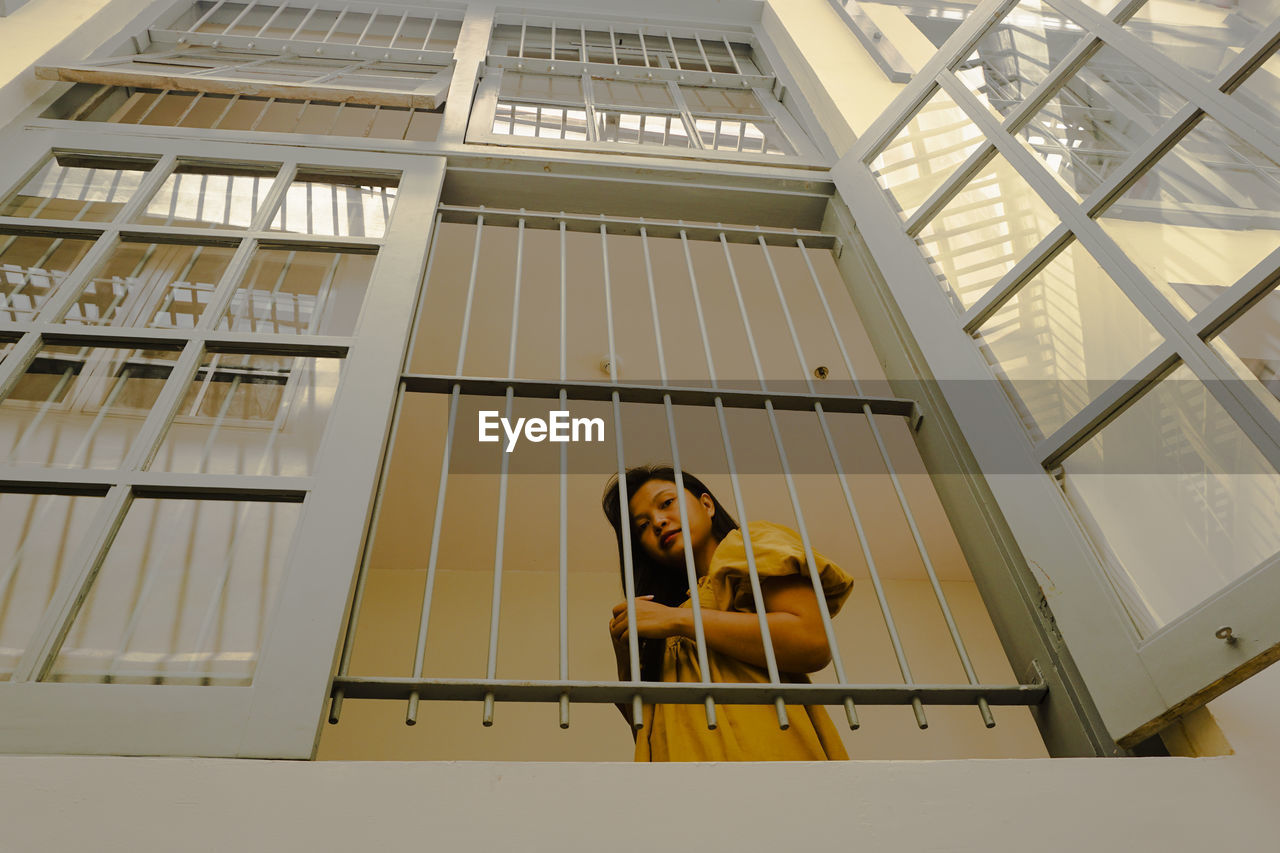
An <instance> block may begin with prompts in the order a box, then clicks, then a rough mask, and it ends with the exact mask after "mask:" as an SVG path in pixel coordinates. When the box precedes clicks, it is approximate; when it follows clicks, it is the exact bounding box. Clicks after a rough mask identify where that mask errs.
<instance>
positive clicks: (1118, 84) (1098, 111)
mask: <svg viewBox="0 0 1280 853" xmlns="http://www.w3.org/2000/svg"><path fill="white" fill-rule="evenodd" d="M1184 103H1185V100H1184V99H1183V98H1181V97H1179V96H1178V95H1176V94H1174V93H1173V92H1172V91H1171V90H1170V89H1168V88H1167V87H1165V86H1164V85H1162V84H1161V83H1160V81H1159V80H1157V79H1156V77H1155V76H1154V75H1152V74H1150V73H1149V72H1147V71H1144V70H1143V69H1142V68H1140V67H1139V66H1137V65H1135V64H1134V63H1133V62H1131V61H1129V60H1128V59H1126V58H1125V57H1124V56H1123V55H1121V54H1120V53H1119V52H1118V51H1116V50H1114V49H1113V48H1111V47H1107V46H1105V45H1104V46H1103V47H1102V48H1101V49H1099V50H1098V52H1097V53H1095V54H1094V55H1093V56H1092V57H1091V58H1090V59H1089V61H1088V62H1086V63H1085V64H1084V65H1083V66H1082V67H1081V68H1080V70H1078V71H1077V72H1076V73H1075V74H1074V75H1073V76H1072V77H1071V78H1070V79H1069V80H1068V81H1067V82H1066V84H1065V85H1063V86H1062V87H1061V88H1060V89H1058V90H1057V92H1055V94H1054V95H1053V97H1052V98H1050V99H1049V101H1048V102H1047V103H1046V104H1045V106H1044V107H1043V108H1042V109H1041V110H1040V111H1039V112H1038V113H1036V115H1035V116H1034V117H1032V119H1031V121H1030V122H1029V123H1028V124H1027V125H1026V126H1025V127H1024V128H1023V129H1022V135H1023V136H1024V137H1025V138H1026V140H1027V142H1029V143H1030V144H1031V147H1032V148H1033V149H1035V151H1036V153H1038V154H1039V155H1040V157H1041V159H1042V160H1044V162H1045V165H1047V166H1048V167H1049V168H1050V169H1051V170H1052V171H1054V172H1057V173H1059V174H1061V175H1062V177H1063V178H1064V179H1065V180H1066V181H1067V182H1068V183H1069V184H1070V186H1072V187H1073V188H1074V189H1075V192H1076V194H1077V196H1078V197H1080V198H1083V197H1085V196H1087V195H1089V194H1090V193H1091V192H1093V191H1094V190H1095V189H1097V188H1098V186H1099V185H1100V184H1102V182H1103V181H1105V180H1106V179H1107V178H1108V177H1110V175H1111V174H1112V173H1113V172H1115V171H1116V169H1118V168H1119V167H1120V166H1121V165H1123V163H1124V161H1125V160H1126V159H1127V158H1128V156H1129V155H1130V154H1131V153H1133V152H1134V151H1135V150H1136V149H1137V148H1138V147H1139V146H1140V145H1141V144H1142V143H1143V142H1145V141H1146V140H1147V139H1149V138H1150V137H1151V136H1152V135H1153V134H1154V133H1155V132H1156V130H1157V129H1158V128H1159V127H1160V125H1161V124H1163V123H1164V121H1165V120H1166V119H1168V118H1170V117H1171V116H1172V115H1173V114H1174V113H1175V112H1177V111H1178V109H1179V108H1180V107H1182V105H1183V104H1184Z"/></svg>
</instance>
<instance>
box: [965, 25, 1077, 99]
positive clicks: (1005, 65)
mask: <svg viewBox="0 0 1280 853" xmlns="http://www.w3.org/2000/svg"><path fill="white" fill-rule="evenodd" d="M1083 34H1084V31H1083V29H1082V28H1081V27H1080V26H1079V25H1078V24H1076V23H1075V22H1074V21H1072V20H1070V19H1068V18H1066V17H1064V16H1063V15H1062V14H1060V13H1059V12H1057V11H1055V10H1054V9H1053V8H1052V7H1050V6H1049V5H1048V4H1047V3H1042V2H1041V0H1022V2H1021V3H1019V4H1018V5H1017V6H1015V7H1014V8H1013V9H1011V10H1010V11H1009V13H1008V14H1007V15H1005V16H1004V18H1002V19H1001V20H1000V22H999V23H997V24H996V25H995V26H994V27H992V28H990V29H989V30H987V32H986V34H985V35H983V37H982V38H981V39H980V40H979V41H978V44H977V46H976V47H975V48H974V51H973V53H972V54H970V56H969V57H968V58H967V59H966V60H965V61H964V62H963V63H961V64H960V65H959V66H958V67H957V69H956V71H957V75H958V76H959V77H960V79H961V80H962V81H964V83H965V84H966V85H967V86H968V87H969V88H970V89H971V90H972V91H973V93H974V94H975V95H977V96H978V97H979V98H981V99H982V100H984V101H985V102H986V103H987V105H988V106H990V107H991V108H992V109H993V110H995V111H996V112H997V113H999V114H1000V115H1008V114H1009V113H1011V112H1012V111H1013V110H1014V108H1015V107H1017V106H1018V105H1019V104H1021V103H1022V102H1023V101H1025V100H1026V99H1027V96H1028V95H1030V94H1031V91H1032V90H1033V89H1035V88H1036V86H1038V85H1039V84H1040V82H1041V81H1043V80H1044V79H1045V78H1046V77H1048V76H1049V71H1050V70H1051V69H1052V68H1053V67H1054V66H1055V65H1057V64H1058V62H1059V61H1060V60H1061V59H1062V58H1063V57H1064V56H1066V55H1067V53H1069V52H1070V50H1071V48H1072V47H1074V46H1075V43H1076V42H1077V41H1079V40H1080V38H1081V36H1082V35H1083Z"/></svg>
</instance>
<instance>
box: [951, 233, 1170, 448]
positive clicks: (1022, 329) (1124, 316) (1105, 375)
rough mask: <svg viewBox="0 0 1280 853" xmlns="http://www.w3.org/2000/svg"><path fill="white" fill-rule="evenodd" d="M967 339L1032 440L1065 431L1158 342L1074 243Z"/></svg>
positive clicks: (1157, 336) (1110, 283) (1126, 302)
mask: <svg viewBox="0 0 1280 853" xmlns="http://www.w3.org/2000/svg"><path fill="white" fill-rule="evenodd" d="M974 337H975V338H977V340H978V344H979V346H980V348H981V350H982V353H983V355H984V356H985V357H986V359H987V361H988V363H990V364H991V366H992V368H993V369H994V371H995V373H996V375H997V376H998V377H999V378H1000V382H1001V384H1002V385H1003V386H1004V389H1005V391H1006V393H1008V394H1009V397H1010V399H1011V400H1012V401H1013V404H1014V408H1015V409H1016V410H1017V411H1018V413H1019V415H1020V416H1021V418H1022V421H1023V425H1024V426H1025V427H1026V428H1027V431H1028V432H1029V433H1030V434H1031V435H1032V437H1033V438H1034V439H1036V440H1039V439H1041V438H1044V437H1045V436H1047V435H1049V434H1051V433H1052V432H1053V431H1054V430H1056V429H1058V427H1060V426H1062V425H1063V424H1064V423H1066V422H1067V420H1068V419H1070V418H1071V417H1072V416H1073V415H1075V414H1076V413H1077V412H1079V411H1080V410H1081V409H1083V408H1084V407H1085V405H1086V404H1088V403H1089V402H1090V401H1091V400H1093V399H1094V398H1095V397H1097V396H1098V395H1099V394H1101V393H1102V392H1103V391H1104V390H1105V389H1106V388H1107V387H1108V386H1109V385H1111V383H1112V382H1114V381H1115V380H1117V379H1120V378H1121V377H1123V376H1124V375H1125V373H1127V372H1128V371H1129V370H1130V369H1131V368H1132V367H1133V366H1134V365H1136V364H1137V363H1138V362H1139V361H1141V360H1142V359H1143V358H1144V357H1145V356H1146V355H1147V354H1149V353H1150V352H1151V351H1152V350H1154V349H1155V348H1156V346H1157V345H1158V344H1159V343H1160V340H1161V338H1160V335H1159V333H1158V332H1156V330H1155V328H1154V327H1152V325H1151V324H1150V323H1149V322H1147V319H1146V318H1145V317H1143V316H1142V313H1141V312H1140V311H1138V309H1137V308H1135V307H1134V306H1133V304H1132V303H1131V302H1130V301H1129V299H1128V297H1126V296H1125V295H1124V293H1123V292H1122V291H1121V290H1120V288H1119V287H1118V286H1116V284H1115V282H1113V281H1112V280H1111V279H1110V278H1109V277H1108V276H1107V274H1106V273H1105V272H1103V270H1102V267H1100V266H1098V263H1097V261H1095V260H1094V259H1093V258H1092V256H1090V255H1089V253H1088V252H1087V251H1085V250H1084V248H1083V247H1081V246H1080V244H1078V243H1072V244H1071V245H1070V246H1068V247H1067V248H1066V249H1064V250H1063V251H1062V252H1061V253H1060V254H1059V255H1058V256H1057V257H1056V258H1054V259H1053V261H1051V262H1050V263H1049V264H1048V265H1047V266H1046V267H1045V268H1044V270H1043V271H1041V272H1040V273H1039V274H1037V275H1036V276H1035V277H1033V278H1032V279H1031V280H1030V281H1028V282H1027V283H1026V284H1024V285H1023V286H1022V287H1021V288H1019V289H1018V291H1017V293H1015V294H1014V295H1013V297H1012V298H1011V299H1010V300H1009V301H1008V302H1006V303H1005V304H1004V305H1003V306H1002V307H1001V308H1000V310H999V311H997V312H996V313H995V315H993V316H992V317H991V319H990V320H988V321H987V322H986V323H984V324H983V325H982V326H981V327H980V328H979V329H978V331H977V333H976V334H975V335H974Z"/></svg>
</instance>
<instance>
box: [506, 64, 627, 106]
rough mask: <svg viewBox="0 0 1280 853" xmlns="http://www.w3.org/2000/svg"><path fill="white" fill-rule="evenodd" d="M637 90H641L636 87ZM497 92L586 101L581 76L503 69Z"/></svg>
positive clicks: (509, 96)
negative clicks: (523, 72) (525, 72)
mask: <svg viewBox="0 0 1280 853" xmlns="http://www.w3.org/2000/svg"><path fill="white" fill-rule="evenodd" d="M619 91H620V92H621V91H623V90H621V89H620V90H619ZM639 91H641V90H639V89H637V92H639ZM498 92H499V93H500V94H501V95H502V96H503V97H504V98H520V99H528V100H537V101H558V102H561V103H565V102H569V103H573V104H575V105H578V106H582V105H584V104H585V103H586V101H585V99H584V97H583V94H582V78H581V77H566V76H563V75H554V74H521V73H519V72H515V71H504V72H503V74H502V83H501V84H500V86H499V89H498Z"/></svg>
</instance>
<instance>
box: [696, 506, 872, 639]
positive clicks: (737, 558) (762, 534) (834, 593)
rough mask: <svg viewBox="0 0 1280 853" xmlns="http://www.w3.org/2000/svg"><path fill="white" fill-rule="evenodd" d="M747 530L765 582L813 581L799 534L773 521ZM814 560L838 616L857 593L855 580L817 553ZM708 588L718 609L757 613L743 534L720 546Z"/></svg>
mask: <svg viewBox="0 0 1280 853" xmlns="http://www.w3.org/2000/svg"><path fill="white" fill-rule="evenodd" d="M747 527H748V531H749V533H750V537H751V550H752V553H753V554H754V556H755V563H756V572H757V573H758V574H759V576H760V580H761V582H763V581H765V580H766V579H768V578H778V577H785V576H787V575H799V576H801V577H805V578H808V577H809V568H808V563H807V561H806V560H805V554H804V543H803V542H802V540H801V539H800V535H799V534H798V533H796V532H795V531H794V530H792V529H791V528H789V527H785V526H783V525H781V524H775V523H773V522H771V521H753V522H751V523H750V524H749V525H747ZM813 557H814V561H815V562H816V563H817V566H818V578H819V580H821V582H822V591H823V593H824V595H825V597H826V599H827V607H828V609H829V610H830V612H831V615H832V616H834V615H835V614H836V613H837V612H838V611H839V610H840V607H841V606H842V605H843V604H844V602H845V599H847V598H848V597H849V593H850V591H852V589H853V578H851V577H849V575H848V574H846V573H845V571H844V570H843V569H841V568H840V567H839V566H837V565H836V564H835V563H833V562H831V561H830V560H828V559H827V558H826V557H824V556H823V555H822V554H820V553H818V552H817V551H814V552H813ZM707 584H708V585H709V586H710V587H711V590H712V592H713V594H714V596H715V603H716V607H717V608H718V609H720V610H737V611H742V612H755V609H756V608H755V596H754V595H753V594H752V591H751V577H750V574H749V570H748V563H747V549H746V545H745V544H744V543H743V539H742V531H741V530H734V531H731V532H730V533H729V534H728V535H726V536H725V538H724V539H722V540H721V541H720V544H719V545H718V546H716V551H715V555H714V556H713V557H712V559H711V566H710V567H709V568H708V571H707Z"/></svg>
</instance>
